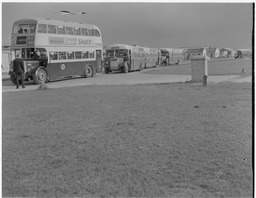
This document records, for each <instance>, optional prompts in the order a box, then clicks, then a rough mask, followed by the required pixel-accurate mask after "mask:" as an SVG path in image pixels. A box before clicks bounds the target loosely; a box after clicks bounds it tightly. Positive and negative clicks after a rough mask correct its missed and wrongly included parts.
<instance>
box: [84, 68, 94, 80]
mask: <svg viewBox="0 0 256 198" xmlns="http://www.w3.org/2000/svg"><path fill="white" fill-rule="evenodd" d="M84 73H85V74H84V75H85V78H90V77H92V76H93V69H92V66H91V65H87V66H85V72H84Z"/></svg>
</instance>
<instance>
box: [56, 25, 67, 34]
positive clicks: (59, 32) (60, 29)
mask: <svg viewBox="0 0 256 198" xmlns="http://www.w3.org/2000/svg"><path fill="white" fill-rule="evenodd" d="M57 32H58V34H65V26H60V25H58V26H57Z"/></svg>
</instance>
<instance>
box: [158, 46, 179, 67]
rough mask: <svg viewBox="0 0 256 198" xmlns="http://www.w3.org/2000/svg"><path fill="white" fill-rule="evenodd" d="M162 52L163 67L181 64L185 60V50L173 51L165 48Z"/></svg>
mask: <svg viewBox="0 0 256 198" xmlns="http://www.w3.org/2000/svg"><path fill="white" fill-rule="evenodd" d="M160 50H161V57H162V61H161V64H163V65H171V64H176V65H177V64H179V63H180V62H181V61H182V60H183V50H182V49H173V48H164V49H160Z"/></svg>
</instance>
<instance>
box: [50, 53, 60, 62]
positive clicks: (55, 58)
mask: <svg viewBox="0 0 256 198" xmlns="http://www.w3.org/2000/svg"><path fill="white" fill-rule="evenodd" d="M49 54H50V59H51V60H58V54H57V52H49Z"/></svg>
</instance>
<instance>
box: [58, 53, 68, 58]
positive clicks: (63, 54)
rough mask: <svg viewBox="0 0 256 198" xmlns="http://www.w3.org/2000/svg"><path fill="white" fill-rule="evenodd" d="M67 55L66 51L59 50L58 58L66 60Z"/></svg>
mask: <svg viewBox="0 0 256 198" xmlns="http://www.w3.org/2000/svg"><path fill="white" fill-rule="evenodd" d="M66 59H67V55H66V52H59V60H66Z"/></svg>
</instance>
